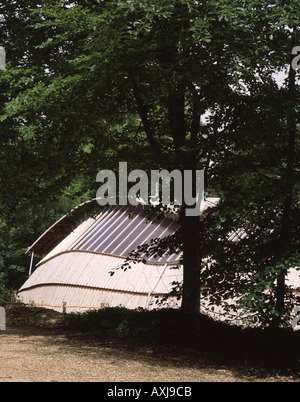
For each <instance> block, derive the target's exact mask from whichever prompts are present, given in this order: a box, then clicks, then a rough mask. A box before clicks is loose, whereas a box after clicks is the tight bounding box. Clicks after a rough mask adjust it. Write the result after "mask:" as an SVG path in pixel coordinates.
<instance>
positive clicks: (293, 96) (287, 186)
mask: <svg viewBox="0 0 300 402" xmlns="http://www.w3.org/2000/svg"><path fill="white" fill-rule="evenodd" d="M295 45H296V38H295V34H294V33H293V38H292V48H293V47H294V46H295ZM288 79H289V82H288V97H289V104H288V118H287V131H288V145H287V152H286V172H285V180H284V191H285V194H286V197H285V200H284V205H283V214H282V223H281V234H280V241H279V252H280V253H281V254H282V253H284V252H285V250H286V248H287V247H288V246H289V244H290V241H291V224H292V206H293V190H294V180H293V175H294V169H295V147H296V133H297V117H296V104H297V92H296V71H295V70H294V69H293V67H292V60H291V64H290V70H289V77H288ZM285 276H286V269H283V270H282V271H281V272H280V274H279V276H278V278H277V282H276V306H275V310H276V312H277V316H276V317H274V319H273V322H272V326H273V327H274V328H278V327H279V325H280V322H281V320H282V317H283V314H284V308H285V294H286V282H285Z"/></svg>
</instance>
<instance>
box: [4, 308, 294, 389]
mask: <svg viewBox="0 0 300 402" xmlns="http://www.w3.org/2000/svg"><path fill="white" fill-rule="evenodd" d="M52 313H54V312H51V313H49V315H48V314H47V313H46V314H45V313H42V314H41V313H40V312H39V313H38V316H39V317H41V319H42V320H45V318H47V319H48V323H49V322H50V323H57V320H56V316H55V314H52ZM32 314H33V313H32ZM33 316H35V317H36V316H37V314H36V312H35V313H34V314H33ZM31 318H32V317H31ZM28 320H29V321H27V324H28V323H30V317H29V318H28ZM22 322H24V317H23V319H22V320H19V319H18V318H17V314H12V313H11V312H10V314H9V320H8V326H7V330H6V331H0V382H183V383H184V382H249V381H251V382H266V381H268V382H278V381H280V382H287V381H293V380H292V378H288V377H268V378H257V377H254V376H249V375H247V376H244V375H243V374H242V372H237V371H234V370H232V369H231V368H228V367H226V366H220V365H212V364H211V363H208V362H206V361H204V360H203V359H197V358H192V357H191V356H178V355H177V354H176V353H168V354H164V353H163V352H162V351H157V350H154V349H151V348H147V347H145V346H138V345H136V346H135V345H124V344H121V343H120V342H118V341H110V340H109V339H105V340H104V341H103V340H101V341H100V340H99V339H97V338H95V337H93V336H87V335H83V334H79V333H77V334H69V333H67V334H66V333H63V332H59V331H57V329H56V330H53V329H45V328H36V327H35V328H33V327H31V326H30V325H29V326H28V325H26V326H22V325H21V323H22ZM43 322H44V321H43Z"/></svg>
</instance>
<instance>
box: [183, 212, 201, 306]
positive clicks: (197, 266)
mask: <svg viewBox="0 0 300 402" xmlns="http://www.w3.org/2000/svg"><path fill="white" fill-rule="evenodd" d="M182 209H183V213H182V216H181V227H182V234H183V294H182V306H181V309H182V311H184V312H189V313H196V312H199V310H200V274H201V261H202V258H201V251H200V239H199V223H200V222H199V216H186V215H185V211H184V210H185V208H184V207H183V208H182Z"/></svg>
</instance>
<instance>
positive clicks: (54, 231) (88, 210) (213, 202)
mask: <svg viewBox="0 0 300 402" xmlns="http://www.w3.org/2000/svg"><path fill="white" fill-rule="evenodd" d="M218 203H219V199H218V198H206V199H205V200H204V201H203V204H202V206H201V212H202V214H205V213H206V211H208V210H210V209H212V208H215V207H216V206H217V204H218ZM138 207H140V208H142V209H149V208H150V206H149V205H147V204H143V203H140V204H139V205H138ZM138 207H135V208H138ZM96 208H97V210H96ZM106 208H107V207H101V206H100V205H99V204H98V203H97V199H96V198H94V199H92V200H89V201H86V202H84V203H82V204H80V205H78V206H77V207H75V208H74V209H72V210H71V212H70V214H69V215H64V216H63V217H62V218H60V219H59V220H58V221H57V222H55V223H54V224H53V225H52V226H51V227H50V228H49V229H47V230H46V231H45V232H44V233H43V234H42V235H41V236H40V237H39V238H38V239H37V240H36V241H35V242H34V243H33V244H32V245H31V246H30V247H28V249H27V251H26V254H29V253H32V252H34V253H35V254H37V255H47V254H48V253H50V252H51V251H52V250H53V249H54V248H55V247H56V246H57V245H58V244H59V243H60V242H61V241H62V240H63V239H64V238H66V236H68V234H70V232H71V231H72V230H73V229H74V226H75V225H76V224H78V223H80V220H85V219H86V218H87V215H91V214H94V215H96V214H97V213H98V212H99V209H101V211H103V210H105V209H106ZM162 212H163V211H162ZM170 215H171V216H172V217H173V219H174V220H177V219H178V215H176V213H172V212H171V214H170Z"/></svg>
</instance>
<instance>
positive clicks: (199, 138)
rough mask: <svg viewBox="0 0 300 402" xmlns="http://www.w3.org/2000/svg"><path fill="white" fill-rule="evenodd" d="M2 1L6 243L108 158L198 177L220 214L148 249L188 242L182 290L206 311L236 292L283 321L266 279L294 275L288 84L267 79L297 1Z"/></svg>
mask: <svg viewBox="0 0 300 402" xmlns="http://www.w3.org/2000/svg"><path fill="white" fill-rule="evenodd" d="M0 5H1V7H0V14H1V15H3V30H2V33H1V34H0V44H1V45H3V46H5V47H6V49H7V53H8V60H9V62H8V69H7V71H4V72H2V71H1V72H0V110H1V112H0V130H1V138H0V149H1V151H0V169H1V192H0V205H1V211H2V214H3V220H4V222H5V223H6V224H8V225H9V227H10V228H11V229H10V230H12V231H13V236H12V237H13V238H15V239H16V240H12V244H13V248H15V247H17V248H19V247H21V248H24V243H25V242H26V245H27V244H28V240H29V239H33V235H34V234H33V233H34V232H37V231H38V232H39V233H42V227H41V226H43V227H44V228H46V227H47V225H48V222H49V221H50V217H51V218H52V217H54V216H58V215H59V212H61V211H62V210H65V209H67V207H71V206H74V204H75V202H81V201H83V200H85V199H87V198H89V197H93V194H94V193H95V177H96V173H97V172H98V171H99V170H100V169H113V170H115V169H117V167H118V162H119V161H121V160H127V161H128V162H129V164H130V168H131V167H132V168H141V169H144V170H146V171H149V170H151V169H155V168H166V169H169V170H172V169H174V168H180V169H192V170H195V169H205V172H206V189H207V192H208V194H210V193H212V194H218V195H219V196H220V198H221V203H220V206H219V208H218V213H217V214H215V215H213V214H209V216H208V217H207V219H205V221H204V222H201V223H200V224H199V225H198V228H197V233H196V235H195V233H192V234H190V236H191V239H189V237H188V235H187V232H188V231H184V230H182V231H181V232H179V234H177V235H176V237H175V238H173V239H169V240H170V242H169V243H168V244H167V242H166V241H164V242H161V243H159V242H158V243H157V242H156V243H155V242H154V243H153V244H151V247H152V248H151V247H150V249H149V253H150V254H151V253H154V254H155V253H157V254H158V255H160V254H161V253H163V252H164V251H165V250H167V249H172V250H174V249H178V248H179V249H185V247H184V246H185V245H187V244H189V243H190V240H191V241H192V242H195V243H197V244H196V245H195V247H197V249H199V254H200V255H201V257H202V266H201V278H199V277H198V276H199V275H198V276H197V275H195V277H194V278H193V282H195V283H196V282H197V283H199V285H206V286H207V287H209V288H210V297H211V300H212V301H214V302H215V301H216V300H217V301H218V302H221V299H220V295H223V296H225V295H226V296H228V297H233V296H237V295H238V296H239V297H240V296H242V298H241V299H240V300H241V301H243V306H244V308H246V309H248V311H249V314H250V316H251V315H252V314H253V312H255V313H258V316H257V318H258V319H259V320H260V321H262V322H264V323H267V322H270V320H271V319H272V317H274V316H276V315H278V314H279V315H280V311H279V310H280V309H279V307H278V303H277V300H276V299H278V297H277V296H278V295H277V296H276V286H275V285H274V280H276V279H277V278H278V277H280V275H281V274H282V273H284V272H285V270H286V269H288V268H290V267H291V266H299V254H298V248H299V241H300V239H299V233H300V230H299V222H300V219H299V204H298V194H299V118H298V109H299V89H298V87H297V86H296V74H294V75H293V72H292V71H291V70H290V71H289V79H287V80H286V82H285V83H284V85H283V87H282V88H279V87H278V85H277V84H276V81H275V78H274V74H275V73H276V72H278V71H280V70H281V71H283V70H284V69H288V67H289V63H290V61H291V50H292V48H293V46H295V45H296V44H297V41H299V28H298V26H299V15H300V9H299V7H300V6H299V2H298V1H290V2H282V1H271V2H270V1H268V2H267V1H257V0H250V1H247V2H246V1H240V0H231V1H228V0H225V1H224V0H222V1H221V0H218V1H205V2H198V1H193V0H177V1H169V0H166V1H163V2H162V1H158V0H157V1H154V2H153V1H152V2H149V1H148V0H143V1H141V0H130V1H123V0H118V1H111V0H106V1H97V0H95V1H90V2H86V1H82V0H77V1H67V0H63V1H60V2H54V3H53V2H52V1H48V0H43V1H40V2H36V1H32V2H30V8H28V2H27V3H26V2H23V1H21V2H18V6H17V9H16V5H15V2H14V1H6V2H5V3H4V2H1V3H0ZM206 112H209V113H210V115H209V118H208V120H207V121H206V122H205V123H204V122H201V119H200V117H201V116H203V115H204V114H205V113H206ZM293 137H294V139H293ZM16 200H18V201H17V203H16ZM41 206H43V207H42V208H41ZM49 211H50V213H49ZM64 212H65V211H64ZM25 222H27V223H25ZM41 222H42V224H41ZM35 225H37V226H35ZM26 228H27V229H26ZM24 229H25V230H24ZM37 229H39V230H37ZM40 229H41V230H40ZM241 230H242V231H243V232H244V233H245V234H246V236H245V237H243V238H242V239H239V240H238V241H236V242H230V241H228V238H229V236H230V234H232V233H233V232H234V231H241ZM26 231H29V234H30V236H29V237H26V236H27V234H26ZM21 233H23V235H21ZM25 234H26V235H25ZM195 239H197V242H196V240H195ZM10 244H11V243H10ZM4 248H5V249H6V247H4ZM205 258H208V259H209V264H205ZM194 262H195V261H194ZM183 263H184V265H185V266H186V256H185V257H184V261H183ZM13 265H18V264H15V263H14V262H13V263H12V266H13ZM21 266H22V264H21ZM199 272H200V271H199ZM264 287H267V288H269V289H270V293H269V294H265V293H264V292H263V291H262V290H263V288H264ZM274 292H275V296H274Z"/></svg>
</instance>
